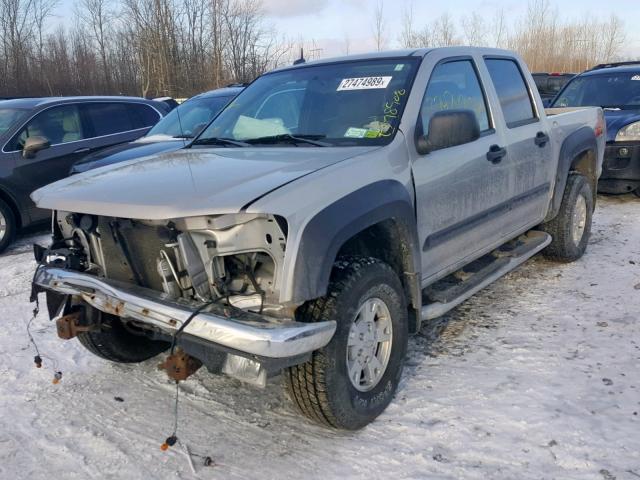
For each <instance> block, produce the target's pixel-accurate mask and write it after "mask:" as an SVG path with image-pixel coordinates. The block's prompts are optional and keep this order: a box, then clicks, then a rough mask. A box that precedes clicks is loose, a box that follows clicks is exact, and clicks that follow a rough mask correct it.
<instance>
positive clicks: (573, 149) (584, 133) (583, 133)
mask: <svg viewBox="0 0 640 480" xmlns="http://www.w3.org/2000/svg"><path fill="white" fill-rule="evenodd" d="M590 150H591V151H593V152H597V151H598V145H597V143H596V136H595V133H594V131H593V129H592V128H591V127H582V128H580V129H579V130H577V131H575V132H573V133H572V134H571V135H569V136H568V137H567V138H565V140H564V142H563V143H562V147H561V148H560V155H559V158H558V171H557V173H556V179H555V186H554V189H553V198H552V199H551V205H550V208H549V212H548V213H547V216H546V217H545V219H544V221H545V222H548V221H549V220H551V219H553V218H555V217H556V215H558V212H559V211H560V204H561V203H562V197H563V195H564V188H565V186H566V185H567V179H568V178H569V171H570V170H571V164H572V163H573V161H574V160H575V159H576V158H577V157H579V156H580V155H581V154H583V153H585V152H588V151H590ZM594 193H595V192H594Z"/></svg>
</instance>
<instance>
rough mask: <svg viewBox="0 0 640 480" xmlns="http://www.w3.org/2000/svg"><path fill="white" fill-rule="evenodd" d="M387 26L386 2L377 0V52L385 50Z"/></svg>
mask: <svg viewBox="0 0 640 480" xmlns="http://www.w3.org/2000/svg"><path fill="white" fill-rule="evenodd" d="M386 30H387V24H386V22H385V19H384V0H377V2H376V6H375V9H374V11H373V40H374V42H375V44H376V50H377V51H381V50H383V49H384V47H385V44H386V42H387V40H386V37H385V35H386Z"/></svg>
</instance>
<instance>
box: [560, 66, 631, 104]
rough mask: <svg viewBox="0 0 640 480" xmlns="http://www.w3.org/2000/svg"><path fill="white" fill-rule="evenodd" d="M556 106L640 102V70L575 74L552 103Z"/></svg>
mask: <svg viewBox="0 0 640 480" xmlns="http://www.w3.org/2000/svg"><path fill="white" fill-rule="evenodd" d="M553 106H554V107H586V106H594V107H614V108H625V107H627V108H638V107H639V106H640V72H624V73H612V74H604V73H599V74H597V75H586V76H584V77H576V78H574V79H573V80H572V81H571V82H570V83H569V84H568V85H567V87H566V88H565V89H564V90H563V91H562V93H561V94H560V97H559V98H558V99H557V100H556V101H555V103H554V104H553Z"/></svg>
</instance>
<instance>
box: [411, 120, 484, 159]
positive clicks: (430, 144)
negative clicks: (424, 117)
mask: <svg viewBox="0 0 640 480" xmlns="http://www.w3.org/2000/svg"><path fill="white" fill-rule="evenodd" d="M428 132H429V133H428V134H427V135H426V136H424V135H421V136H420V137H418V142H417V146H416V147H417V149H418V153H420V154H425V153H429V152H433V151H434V150H440V149H442V148H449V147H455V146H456V145H462V144H465V143H469V142H473V141H475V140H477V139H478V138H480V124H479V123H478V119H477V118H476V115H475V113H474V112H473V111H471V110H443V111H440V112H436V113H434V114H433V116H432V117H431V120H430V121H429V130H428Z"/></svg>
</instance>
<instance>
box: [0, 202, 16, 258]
mask: <svg viewBox="0 0 640 480" xmlns="http://www.w3.org/2000/svg"><path fill="white" fill-rule="evenodd" d="M16 227H17V225H16V217H15V215H14V214H13V210H11V207H10V206H9V205H7V204H6V203H5V202H4V201H3V200H2V199H0V253H2V252H4V251H5V250H6V249H7V247H8V246H9V245H10V244H11V242H13V239H14V238H15V236H16Z"/></svg>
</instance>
